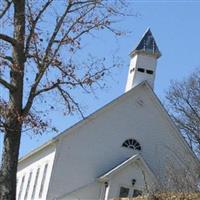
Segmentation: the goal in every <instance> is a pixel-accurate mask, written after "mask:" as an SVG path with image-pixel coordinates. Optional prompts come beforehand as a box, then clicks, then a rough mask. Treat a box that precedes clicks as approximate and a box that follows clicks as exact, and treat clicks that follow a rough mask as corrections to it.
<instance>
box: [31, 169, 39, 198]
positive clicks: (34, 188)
mask: <svg viewBox="0 0 200 200" xmlns="http://www.w3.org/2000/svg"><path fill="white" fill-rule="evenodd" d="M39 174H40V168H38V169H37V172H36V176H35V182H34V186H33V192H32V195H31V199H34V198H35V191H36V186H37V182H38V177H39Z"/></svg>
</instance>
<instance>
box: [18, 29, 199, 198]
mask: <svg viewBox="0 0 200 200" xmlns="http://www.w3.org/2000/svg"><path fill="white" fill-rule="evenodd" d="M160 56H161V53H160V51H159V49H158V46H157V44H156V42H155V40H154V38H153V35H152V33H151V31H150V29H148V30H147V31H146V32H145V34H144V35H143V37H142V39H141V41H140V42H139V44H138V46H137V47H136V48H135V50H133V51H132V52H131V54H130V57H131V60H130V67H129V71H128V78H127V84H126V89H125V93H124V94H123V95H121V96H120V97H118V98H117V99H115V100H113V101H112V102H110V103H109V104H107V105H105V106H104V107H103V108H101V109H99V110H97V111H96V112H94V113H93V114H91V115H90V116H88V117H87V118H86V119H84V120H82V121H80V122H78V123H76V124H75V125H73V126H72V127H71V128H69V129H67V130H65V131H64V132H63V133H62V134H60V135H58V136H56V137H55V138H53V139H52V140H50V141H49V142H47V143H46V144H44V145H42V146H41V147H39V148H37V149H35V150H34V151H32V152H30V153H29V154H28V155H26V156H24V157H23V158H21V159H20V161H19V166H18V173H17V200H46V199H47V200H67V199H74V200H78V199H80V200H81V199H82V200H83V199H84V200H86V199H93V200H96V199H99V200H109V199H112V198H115V197H135V196H137V195H141V194H142V193H145V192H148V191H149V190H151V189H152V188H155V187H157V186H159V185H161V184H163V183H164V180H165V178H166V176H167V173H166V172H167V167H168V166H169V165H170V164H173V169H175V168H176V169H178V171H179V172H181V171H182V170H184V169H188V168H193V169H195V168H196V167H197V166H199V161H198V159H197V158H196V157H195V155H194V154H193V152H192V151H191V150H190V148H189V147H188V145H187V143H186V141H185V140H184V139H183V137H182V135H181V133H180V132H179V130H178V129H177V128H176V126H175V124H174V123H173V121H172V120H171V118H170V117H169V115H168V113H167V112H166V110H165V109H164V107H163V106H162V104H161V102H160V101H159V99H158V97H157V96H156V95H155V93H154V91H153V87H154V79H155V75H156V65H157V59H158V58H159V57H160Z"/></svg>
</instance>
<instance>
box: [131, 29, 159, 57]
mask: <svg viewBox="0 0 200 200" xmlns="http://www.w3.org/2000/svg"><path fill="white" fill-rule="evenodd" d="M140 52H143V53H146V54H150V55H154V56H155V57H156V58H159V57H160V56H161V53H160V50H159V49H158V46H157V44H156V41H155V39H154V37H153V34H152V32H151V30H150V28H148V29H147V31H146V32H145V33H144V35H143V37H142V39H141V40H140V42H139V44H138V45H137V47H136V48H135V49H134V50H133V51H132V52H131V56H132V55H134V54H135V53H140Z"/></svg>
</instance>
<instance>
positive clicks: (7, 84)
mask: <svg viewBox="0 0 200 200" xmlns="http://www.w3.org/2000/svg"><path fill="white" fill-rule="evenodd" d="M0 84H2V85H3V86H4V87H5V88H7V89H8V90H11V91H13V90H14V89H15V87H14V86H13V85H11V84H10V83H8V82H7V81H5V80H4V79H2V78H0Z"/></svg>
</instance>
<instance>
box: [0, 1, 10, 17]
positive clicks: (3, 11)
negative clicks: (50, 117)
mask: <svg viewBox="0 0 200 200" xmlns="http://www.w3.org/2000/svg"><path fill="white" fill-rule="evenodd" d="M5 2H6V5H5V8H4V9H3V10H2V11H1V13H0V19H1V18H3V16H4V15H5V14H6V12H7V11H8V9H9V8H10V6H11V4H12V1H8V0H5Z"/></svg>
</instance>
